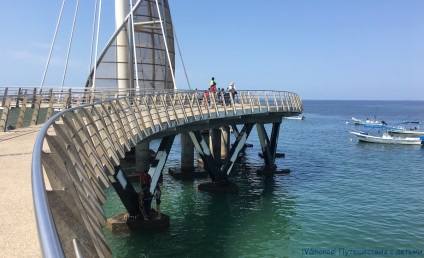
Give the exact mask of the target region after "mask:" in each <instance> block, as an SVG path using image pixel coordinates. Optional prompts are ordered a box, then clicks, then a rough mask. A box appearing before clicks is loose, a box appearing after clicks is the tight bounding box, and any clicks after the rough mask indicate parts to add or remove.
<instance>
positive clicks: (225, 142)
mask: <svg viewBox="0 0 424 258" xmlns="http://www.w3.org/2000/svg"><path fill="white" fill-rule="evenodd" d="M229 149H230V127H229V126H223V127H221V159H225V158H227V155H228V150H229Z"/></svg>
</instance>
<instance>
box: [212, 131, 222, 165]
mask: <svg viewBox="0 0 424 258" xmlns="http://www.w3.org/2000/svg"><path fill="white" fill-rule="evenodd" d="M209 148H210V150H211V152H212V153H211V154H212V157H213V158H214V160H215V162H217V163H218V164H221V163H222V161H221V130H220V129H219V128H214V129H211V130H209Z"/></svg>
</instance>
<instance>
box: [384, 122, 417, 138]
mask: <svg viewBox="0 0 424 258" xmlns="http://www.w3.org/2000/svg"><path fill="white" fill-rule="evenodd" d="M387 132H388V133H389V134H391V135H394V134H400V135H408V136H410V137H419V136H424V131H423V130H421V122H416V121H406V122H402V123H399V124H398V125H396V126H393V127H392V128H390V129H388V130H387Z"/></svg>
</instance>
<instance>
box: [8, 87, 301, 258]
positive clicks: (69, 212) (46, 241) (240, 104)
mask: <svg viewBox="0 0 424 258" xmlns="http://www.w3.org/2000/svg"><path fill="white" fill-rule="evenodd" d="M219 94H222V93H219ZM9 95H10V94H9ZM29 98H30V99H31V98H32V100H33V102H32V103H27V100H28V99H27V96H26V95H25V96H24V95H22V94H21V95H19V94H18V95H17V96H16V95H11V96H7V94H4V96H3V102H2V104H3V109H2V110H1V112H2V114H1V118H2V120H0V123H3V124H6V126H3V128H2V129H3V130H6V129H7V128H6V127H7V123H5V122H4V121H8V118H7V116H8V114H7V113H9V111H10V110H11V108H10V107H11V106H17V107H19V110H20V112H19V113H20V116H21V115H22V110H23V111H24V112H25V110H26V112H28V110H32V112H35V111H36V110H37V109H43V108H44V109H45V110H47V111H46V115H45V117H46V118H48V120H47V121H46V122H45V123H44V125H43V127H42V128H41V130H40V132H39V134H38V137H37V140H36V142H35V145H34V151H33V158H32V188H33V189H32V191H33V199H34V207H35V215H36V221H37V228H38V235H39V240H40V244H41V250H42V253H43V255H44V256H45V257H65V256H77V257H89V256H98V257H112V252H111V250H110V248H109V246H108V243H107V240H106V238H105V236H104V234H103V232H102V228H104V227H105V225H106V221H107V218H106V217H105V214H104V212H103V210H102V205H103V204H104V203H105V202H106V196H105V193H104V191H103V189H105V188H107V187H109V186H110V185H113V186H114V188H115V189H117V188H116V185H118V188H119V187H121V190H123V191H128V190H131V191H130V193H129V195H128V196H127V198H128V200H126V201H125V200H124V199H123V202H124V206H125V207H126V208H127V210H128V213H129V214H130V215H136V213H137V212H138V211H139V210H138V209H139V208H138V207H133V206H131V200H130V199H131V198H132V197H131V196H132V195H131V193H133V192H134V189H129V187H128V185H129V186H130V184H128V185H127V183H128V181H127V179H126V178H125V175H123V173H121V172H122V171H121V170H120V160H121V159H122V158H124V157H125V153H126V152H128V151H130V150H131V148H132V147H134V146H136V145H137V144H141V143H143V142H148V141H151V140H153V139H161V144H160V146H159V149H158V150H157V153H156V157H155V160H154V161H153V162H151V164H150V168H149V174H150V175H151V177H152V185H151V190H153V189H154V187H155V185H156V184H157V182H158V179H159V176H160V174H161V172H162V169H163V167H164V165H165V163H166V158H167V157H168V154H169V150H170V148H171V146H172V143H173V139H174V137H175V135H177V134H187V135H188V136H189V138H190V139H191V141H192V142H193V144H194V147H195V149H196V150H197V152H198V153H199V155H200V157H201V158H202V160H203V162H204V165H205V166H204V169H205V170H206V171H207V172H208V174H209V177H210V179H211V181H212V183H214V184H217V185H225V184H226V183H228V175H229V174H230V172H231V169H232V167H233V164H234V162H235V160H236V158H237V155H238V153H239V151H240V150H241V149H242V148H243V146H244V144H245V142H246V140H247V138H248V136H249V134H250V131H251V130H252V128H253V126H254V125H256V127H257V130H258V136H259V138H260V142H261V148H262V152H263V154H264V162H265V165H266V166H269V167H272V166H274V161H275V154H276V145H277V140H278V134H279V126H280V123H281V121H282V117H284V116H294V115H298V114H300V113H302V112H303V107H302V102H301V99H300V97H299V96H298V95H297V94H295V93H290V92H284V91H238V94H237V98H233V96H229V97H228V98H226V97H225V96H224V95H221V96H220V95H218V94H210V99H209V103H207V102H208V101H205V98H204V96H203V93H201V94H199V93H198V92H197V91H191V90H189V91H181V90H178V91H177V90H174V91H161V92H155V91H146V92H132V91H130V92H113V94H110V93H108V95H107V94H106V93H105V92H85V91H81V92H53V91H50V92H49V93H46V94H41V93H40V94H38V93H36V92H35V91H34V95H33V97H31V96H30V97H29ZM57 100H59V101H57ZM19 101H20V104H19ZM34 103H35V104H34ZM26 106H29V107H28V108H26ZM55 106H56V114H54V115H52V114H53V113H55V112H54V110H55V108H54V107H55ZM59 106H61V108H59ZM58 110H61V111H58ZM37 112H38V111H37ZM51 115H52V116H51ZM22 116H25V115H22ZM26 116H28V114H27V115H26ZM37 116H38V115H37ZM37 116H36V118H35V119H34V121H35V122H34V123H35V124H36V123H40V119H39V118H38V119H37ZM50 116H51V118H49V117H50ZM5 117H6V118H5ZM32 117H34V113H33V114H32ZM19 119H20V118H17V120H19ZM9 121H10V119H9ZM43 122H44V121H43ZM31 124H33V123H31ZM264 124H272V132H271V136H270V137H268V134H267V132H266V130H265V127H264ZM0 125H1V124H0ZM238 125H241V126H242V129H241V130H239V129H238V127H237V126H238ZM20 126H22V125H20ZM229 126H231V127H232V128H233V131H234V133H235V135H236V137H235V138H236V139H235V141H234V143H233V145H232V147H230V148H229V149H228V153H227V156H226V157H225V159H224V160H223V161H220V162H218V161H217V160H216V159H214V150H213V148H212V149H211V148H209V146H208V144H207V143H206V142H205V140H204V138H203V137H202V135H201V133H200V132H201V131H204V130H211V131H213V130H215V129H218V128H222V127H229ZM14 127H18V126H17V123H16V124H15V126H12V128H14ZM117 191H118V190H117ZM126 202H127V203H126Z"/></svg>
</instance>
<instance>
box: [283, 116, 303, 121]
mask: <svg viewBox="0 0 424 258" xmlns="http://www.w3.org/2000/svg"><path fill="white" fill-rule="evenodd" d="M283 119H287V120H305V116H284V117H283Z"/></svg>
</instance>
